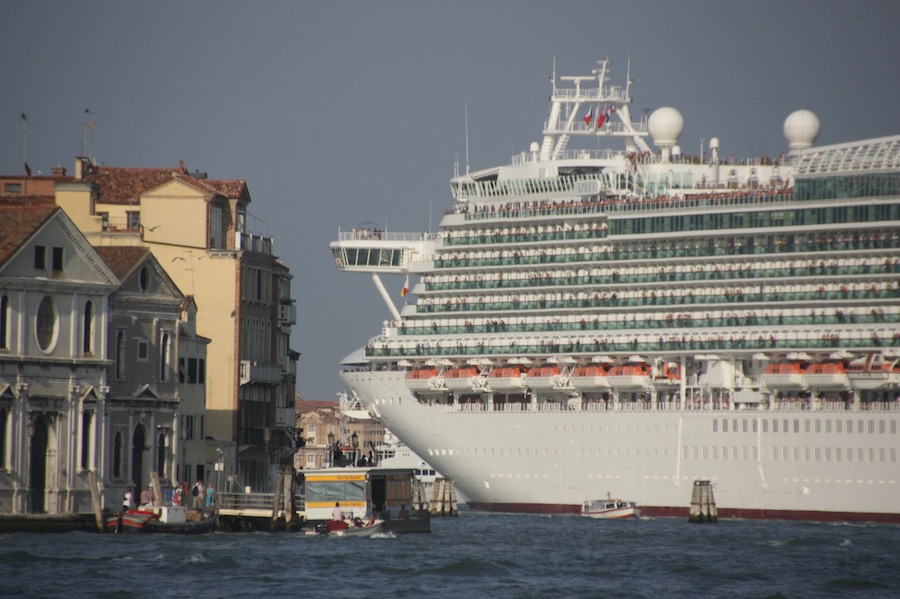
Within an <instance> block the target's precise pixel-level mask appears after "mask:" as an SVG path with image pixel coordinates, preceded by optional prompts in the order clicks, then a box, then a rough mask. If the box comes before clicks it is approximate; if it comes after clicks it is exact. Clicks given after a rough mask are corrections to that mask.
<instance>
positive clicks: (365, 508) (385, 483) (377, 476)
mask: <svg viewBox="0 0 900 599" xmlns="http://www.w3.org/2000/svg"><path fill="white" fill-rule="evenodd" d="M305 479H306V480H305V487H306V520H307V521H311V522H312V521H323V520H331V518H332V510H333V509H334V506H335V505H334V504H335V503H340V504H341V509H342V510H343V512H344V516H345V517H346V518H360V519H361V520H368V519H369V518H372V517H376V518H381V519H383V520H385V530H393V531H395V532H430V531H431V519H430V514H429V513H428V512H427V511H426V510H420V511H417V512H414V511H413V508H412V506H413V493H414V491H415V487H416V476H415V471H414V470H413V469H412V468H326V469H323V470H310V471H307V472H306V473H305Z"/></svg>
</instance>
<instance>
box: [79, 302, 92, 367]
mask: <svg viewBox="0 0 900 599" xmlns="http://www.w3.org/2000/svg"><path fill="white" fill-rule="evenodd" d="M83 321H84V322H83V324H82V328H81V334H82V336H83V337H82V339H81V351H82V352H83V353H84V354H92V353H94V303H93V302H91V301H88V302H86V303H85V304H84V319H83Z"/></svg>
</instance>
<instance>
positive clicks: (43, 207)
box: [0, 196, 59, 266]
mask: <svg viewBox="0 0 900 599" xmlns="http://www.w3.org/2000/svg"><path fill="white" fill-rule="evenodd" d="M57 210H59V208H57V207H56V204H55V203H54V202H53V198H46V197H41V196H25V197H15V198H10V197H0V266H3V265H4V264H6V261H7V260H9V259H10V258H11V257H12V255H13V254H14V253H15V252H16V251H17V250H18V249H19V248H20V247H22V244H23V243H25V241H27V240H28V238H29V237H31V236H32V235H34V233H35V232H36V231H37V230H38V229H40V228H41V226H42V225H43V224H44V223H45V222H47V221H48V220H50V217H51V216H52V215H53V213H54V212H56V211H57Z"/></svg>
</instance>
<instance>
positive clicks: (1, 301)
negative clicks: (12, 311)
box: [0, 295, 9, 349]
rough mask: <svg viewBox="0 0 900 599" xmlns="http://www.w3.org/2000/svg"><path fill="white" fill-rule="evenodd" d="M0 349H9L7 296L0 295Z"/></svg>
mask: <svg viewBox="0 0 900 599" xmlns="http://www.w3.org/2000/svg"><path fill="white" fill-rule="evenodd" d="M0 349H9V296H7V295H4V296H0Z"/></svg>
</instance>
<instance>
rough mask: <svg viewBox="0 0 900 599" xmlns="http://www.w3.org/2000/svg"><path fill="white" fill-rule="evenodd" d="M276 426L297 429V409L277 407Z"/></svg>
mask: <svg viewBox="0 0 900 599" xmlns="http://www.w3.org/2000/svg"><path fill="white" fill-rule="evenodd" d="M275 427H276V428H289V429H292V430H293V429H295V428H296V427H297V411H296V410H295V409H294V408H275Z"/></svg>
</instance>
